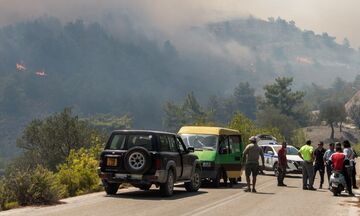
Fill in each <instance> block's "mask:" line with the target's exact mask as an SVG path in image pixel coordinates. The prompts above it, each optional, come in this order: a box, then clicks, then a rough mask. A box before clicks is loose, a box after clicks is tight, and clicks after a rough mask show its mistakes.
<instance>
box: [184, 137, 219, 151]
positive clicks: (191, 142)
mask: <svg viewBox="0 0 360 216" xmlns="http://www.w3.org/2000/svg"><path fill="white" fill-rule="evenodd" d="M181 138H182V139H183V141H184V143H185V145H186V146H187V147H189V146H191V147H194V148H195V149H209V150H216V148H217V143H218V140H219V137H218V136H216V135H206V134H182V135H181Z"/></svg>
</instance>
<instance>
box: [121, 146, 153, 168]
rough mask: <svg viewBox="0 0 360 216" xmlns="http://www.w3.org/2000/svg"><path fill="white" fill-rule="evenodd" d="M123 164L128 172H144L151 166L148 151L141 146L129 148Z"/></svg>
mask: <svg viewBox="0 0 360 216" xmlns="http://www.w3.org/2000/svg"><path fill="white" fill-rule="evenodd" d="M124 166H125V169H126V170H127V171H128V172H129V173H133V174H144V173H145V172H146V171H148V170H149V169H150V166H151V158H150V154H149V151H148V150H147V149H145V148H142V147H134V148H131V149H129V150H128V151H127V152H126V155H125V157H124Z"/></svg>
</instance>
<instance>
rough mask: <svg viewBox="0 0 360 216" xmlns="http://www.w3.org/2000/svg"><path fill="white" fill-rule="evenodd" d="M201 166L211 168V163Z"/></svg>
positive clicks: (204, 163)
mask: <svg viewBox="0 0 360 216" xmlns="http://www.w3.org/2000/svg"><path fill="white" fill-rule="evenodd" d="M202 166H203V167H211V162H203V163H202Z"/></svg>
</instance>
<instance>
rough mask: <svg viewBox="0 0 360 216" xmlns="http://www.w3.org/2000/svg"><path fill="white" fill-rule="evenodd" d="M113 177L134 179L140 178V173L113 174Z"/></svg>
mask: <svg viewBox="0 0 360 216" xmlns="http://www.w3.org/2000/svg"><path fill="white" fill-rule="evenodd" d="M115 177H116V178H120V179H135V180H141V179H142V175H136V174H115Z"/></svg>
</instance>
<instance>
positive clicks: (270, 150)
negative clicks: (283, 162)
mask: <svg viewBox="0 0 360 216" xmlns="http://www.w3.org/2000/svg"><path fill="white" fill-rule="evenodd" d="M260 147H261V148H262V149H263V152H264V157H265V170H269V171H274V173H275V175H276V176H277V174H278V172H277V168H278V165H279V164H278V151H279V150H280V148H281V145H269V144H265V145H261V144H260ZM298 152H299V151H298V150H297V149H296V148H295V147H294V146H291V145H288V146H287V148H286V158H287V168H286V172H287V173H302V163H303V160H302V159H301V158H300V156H299V155H298Z"/></svg>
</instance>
